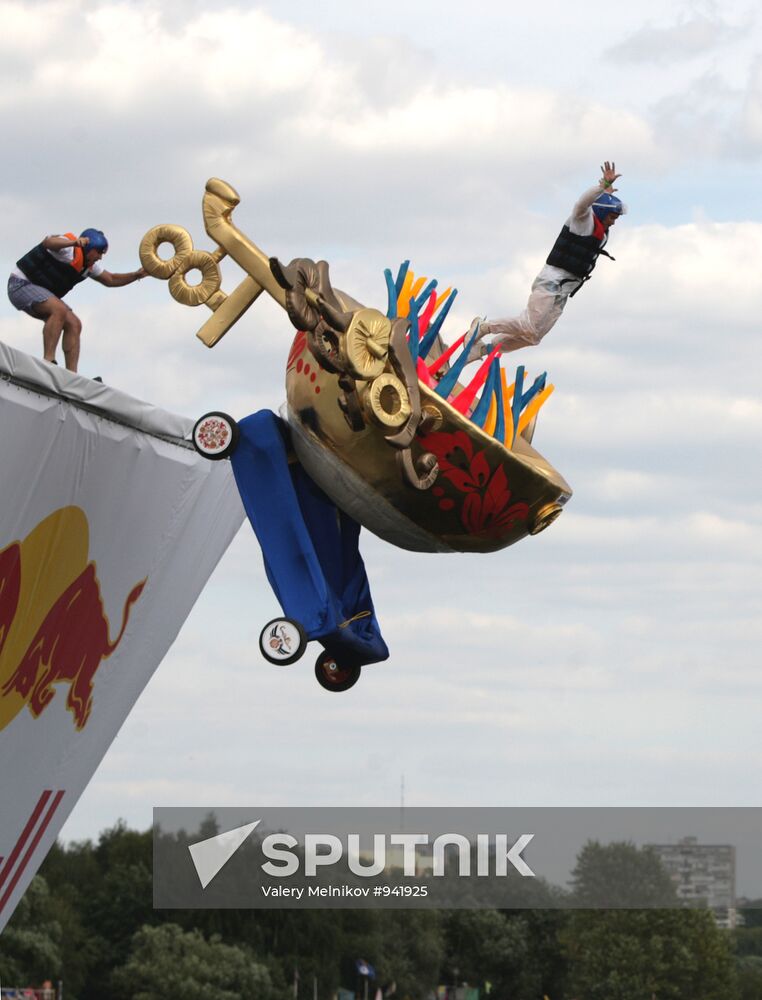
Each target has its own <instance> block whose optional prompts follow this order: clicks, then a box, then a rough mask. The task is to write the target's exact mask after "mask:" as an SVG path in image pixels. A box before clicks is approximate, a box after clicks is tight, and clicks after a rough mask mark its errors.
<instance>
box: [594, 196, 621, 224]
mask: <svg viewBox="0 0 762 1000" xmlns="http://www.w3.org/2000/svg"><path fill="white" fill-rule="evenodd" d="M593 212H594V213H595V214H596V215H597V217H598V218H599V219H600V220H601V222H603V220H604V219H605V218H606V216H607V215H609V214H610V213H611V212H614V213H615V214H616V215H624V214H625V213H626V212H627V206H626V205H623V204H622V202H621V201H620V199H619V198H617V196H616V195H615V194H608V192H604V193H603V194H599V195H598V197H597V198H596V199H595V201H594V202H593Z"/></svg>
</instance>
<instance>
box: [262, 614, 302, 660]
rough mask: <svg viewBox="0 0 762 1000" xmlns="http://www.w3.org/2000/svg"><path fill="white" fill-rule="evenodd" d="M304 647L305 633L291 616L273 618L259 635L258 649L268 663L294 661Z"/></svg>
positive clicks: (300, 655)
mask: <svg viewBox="0 0 762 1000" xmlns="http://www.w3.org/2000/svg"><path fill="white" fill-rule="evenodd" d="M306 648H307V634H306V632H305V631H304V629H303V628H302V626H301V625H300V624H299V622H295V621H294V620H293V618H273V620H272V621H271V622H268V623H267V624H266V625H265V627H264V628H263V629H262V632H261V633H260V636H259V651H260V653H261V654H262V656H264V658H265V659H266V660H269V662H270V663H277V664H279V665H282V666H286V665H287V664H289V663H296V661H297V660H298V659H299V658H300V657H302V656H304V651H305V649H306Z"/></svg>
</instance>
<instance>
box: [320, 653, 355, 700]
mask: <svg viewBox="0 0 762 1000" xmlns="http://www.w3.org/2000/svg"><path fill="white" fill-rule="evenodd" d="M360 670H361V667H358V666H357V665H356V664H347V665H342V664H341V663H339V661H338V660H337V659H336V657H335V656H334V655H333V654H332V653H329V652H327V651H326V652H323V653H321V654H320V656H318V658H317V662H316V663H315V676H316V677H317V679H318V684H320V686H321V687H324V688H325V689H326V691H348V690H349V688H351V687H352V685H353V684H356V683H357V681H358V680H359V677H360Z"/></svg>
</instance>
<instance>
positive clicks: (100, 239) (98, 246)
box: [79, 229, 108, 253]
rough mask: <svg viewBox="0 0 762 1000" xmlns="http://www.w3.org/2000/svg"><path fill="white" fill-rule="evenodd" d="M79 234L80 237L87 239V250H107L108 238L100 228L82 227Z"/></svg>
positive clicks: (102, 251)
mask: <svg viewBox="0 0 762 1000" xmlns="http://www.w3.org/2000/svg"><path fill="white" fill-rule="evenodd" d="M79 235H80V237H83V236H84V237H85V238H86V239H87V240H88V241H89V242H88V244H87V249H88V250H100V252H101V253H105V252H106V251H107V250H108V240H107V239H106V237H105V236H104V235H103V233H102V232H101V230H100V229H83V230H82V232H81V233H80V234H79Z"/></svg>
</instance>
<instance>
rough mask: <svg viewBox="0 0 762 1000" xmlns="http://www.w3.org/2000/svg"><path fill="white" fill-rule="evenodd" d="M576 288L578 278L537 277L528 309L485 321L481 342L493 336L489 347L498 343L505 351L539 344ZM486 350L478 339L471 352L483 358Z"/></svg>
mask: <svg viewBox="0 0 762 1000" xmlns="http://www.w3.org/2000/svg"><path fill="white" fill-rule="evenodd" d="M575 287H577V282H576V281H574V282H571V281H570V282H564V283H562V282H560V281H555V280H554V279H552V278H545V277H542V276H540V277H537V278H535V280H534V282H533V284H532V292H531V294H530V296H529V301H528V302H527V305H526V309H524V311H523V312H522V313H521V314H520V315H518V316H515V317H513V318H512V319H491V320H489V321H488V322H484V323H482V324H481V326H480V327H479V341H481V340H482V339H483V338H485V337H491V338H492V344H491V345H490V349H491V348H492V347H498V346H499V347H501V348H502V349H503V351H505V352H506V353H507V352H508V351H517V350H518V349H519V348H520V347H532V346H534V345H535V344H539V343H540V341H541V340H542V338H543V337H544V336H545V334H546V333H548V332H549V331H550V330H552V329H553V327H554V326H555V323H556V320H557V319H558V317H559V316H560V315H561V313H562V312H563V311H564V306H565V305H566V302H567V299H568V298H569V296H570V295H571V293H572V292H573V291H574V289H575ZM477 351H478V352H479V353H478V355H476V352H477ZM486 353H488V349H487V345H486V344H481V343H479V342H478V341H477V343H475V344H474V346H473V348H472V349H471V354H475V355H476V356H478V357H484V355H485V354H486Z"/></svg>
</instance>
